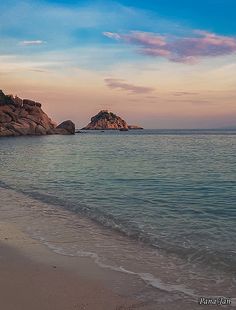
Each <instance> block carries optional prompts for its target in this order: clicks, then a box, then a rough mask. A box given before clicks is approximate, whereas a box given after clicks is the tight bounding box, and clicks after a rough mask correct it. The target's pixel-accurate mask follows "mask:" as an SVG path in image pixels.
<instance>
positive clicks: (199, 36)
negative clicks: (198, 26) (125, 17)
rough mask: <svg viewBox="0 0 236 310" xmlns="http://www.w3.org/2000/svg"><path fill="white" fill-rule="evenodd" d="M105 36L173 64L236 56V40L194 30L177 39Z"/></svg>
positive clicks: (147, 35)
mask: <svg viewBox="0 0 236 310" xmlns="http://www.w3.org/2000/svg"><path fill="white" fill-rule="evenodd" d="M103 35H104V36H106V37H108V38H110V39H115V40H117V41H124V42H126V43H128V44H131V45H136V46H138V47H139V49H138V51H139V52H140V53H142V54H144V55H148V56H152V57H164V58H167V59H168V60H170V61H173V62H181V63H188V64H194V63H196V62H198V61H199V59H200V58H202V57H217V56H224V55H231V54H234V53H236V38H235V37H229V36H222V35H217V34H215V33H210V32H206V31H200V30H195V31H193V33H192V35H191V36H188V37H175V36H164V35H160V34H154V33H150V32H139V31H131V32H129V33H128V34H119V33H113V32H103Z"/></svg>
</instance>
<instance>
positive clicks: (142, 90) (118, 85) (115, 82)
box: [104, 78, 154, 94]
mask: <svg viewBox="0 0 236 310" xmlns="http://www.w3.org/2000/svg"><path fill="white" fill-rule="evenodd" d="M104 81H105V83H106V85H107V86H108V87H109V88H111V89H119V90H124V91H128V92H131V93H133V94H147V93H151V92H153V91H154V88H151V87H145V86H136V85H133V84H129V83H126V82H125V81H124V80H121V79H112V78H107V79H105V80H104Z"/></svg>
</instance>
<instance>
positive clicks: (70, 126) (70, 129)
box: [55, 120, 75, 135]
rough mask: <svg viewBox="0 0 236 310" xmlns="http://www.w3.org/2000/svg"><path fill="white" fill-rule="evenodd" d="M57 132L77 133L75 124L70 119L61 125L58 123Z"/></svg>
mask: <svg viewBox="0 0 236 310" xmlns="http://www.w3.org/2000/svg"><path fill="white" fill-rule="evenodd" d="M55 133H56V134H65V135H66V134H68V135H74V134H75V124H74V123H73V122H72V121H70V120H67V121H64V122H62V123H61V124H60V125H58V126H57V127H56V128H55Z"/></svg>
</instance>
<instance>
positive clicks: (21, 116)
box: [0, 90, 75, 137]
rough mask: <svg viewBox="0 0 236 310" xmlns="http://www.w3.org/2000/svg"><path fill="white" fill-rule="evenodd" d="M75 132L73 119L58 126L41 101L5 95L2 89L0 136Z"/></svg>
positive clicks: (0, 95)
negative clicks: (43, 108) (43, 107)
mask: <svg viewBox="0 0 236 310" xmlns="http://www.w3.org/2000/svg"><path fill="white" fill-rule="evenodd" d="M74 133H75V125H74V124H73V123H72V122H71V121H66V122H63V123H62V124H60V125H59V126H57V125H56V123H55V122H53V121H52V120H51V119H50V118H49V117H48V116H47V114H46V113H44V112H43V110H42V108H41V104H40V103H39V102H35V101H32V100H29V99H21V98H19V97H17V96H16V97H13V96H12V95H5V94H4V93H3V92H2V91H1V90H0V137H3V136H22V135H47V134H74Z"/></svg>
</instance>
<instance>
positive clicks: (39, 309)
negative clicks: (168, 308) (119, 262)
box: [0, 223, 151, 310]
mask: <svg viewBox="0 0 236 310" xmlns="http://www.w3.org/2000/svg"><path fill="white" fill-rule="evenodd" d="M0 240H1V243H0V274H1V277H0V308H1V309H4V310H16V309H17V310H32V309H34V310H53V309H57V310H72V309H73V310H84V309H86V310H87V309H88V310H95V309H97V310H100V309H101V310H106V309H107V310H112V309H114V310H118V309H119V310H122V309H149V307H148V305H144V304H142V303H139V302H137V301H135V300H130V299H128V298H125V297H122V296H119V295H118V294H115V293H114V292H112V291H111V290H110V289H109V288H108V287H107V286H106V285H104V283H102V281H101V280H100V281H99V280H98V278H97V277H99V275H98V274H96V270H95V269H96V267H95V266H94V268H95V269H91V268H90V267H91V266H89V262H85V263H83V262H82V263H81V265H80V266H78V265H77V270H75V269H74V268H73V265H74V264H75V261H73V258H72V259H70V258H68V257H63V256H61V255H58V254H55V253H52V252H51V251H49V250H47V249H46V248H45V247H44V246H42V245H40V244H39V243H37V242H36V241H35V240H31V239H30V238H28V237H27V236H25V235H24V234H23V233H21V232H20V231H18V230H17V229H16V227H14V226H13V225H9V224H6V223H1V224H0ZM30 253H31V254H30ZM77 263H78V262H77ZM85 265H87V268H85ZM74 266H75V265H74ZM85 269H86V271H85ZM79 270H81V272H79ZM92 273H94V276H92V275H91V274H92ZM150 309H151V308H150Z"/></svg>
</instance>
